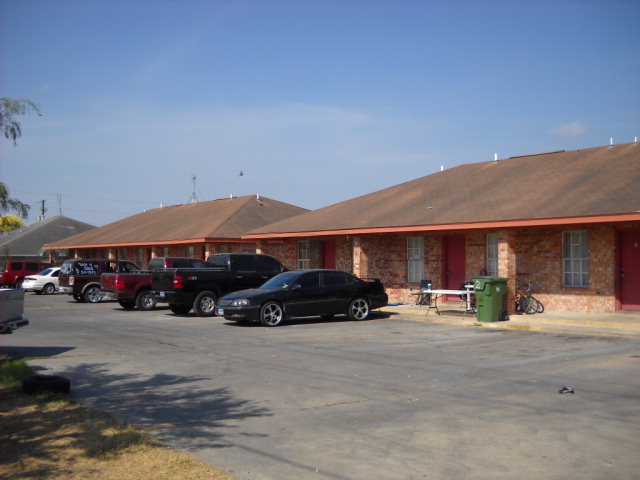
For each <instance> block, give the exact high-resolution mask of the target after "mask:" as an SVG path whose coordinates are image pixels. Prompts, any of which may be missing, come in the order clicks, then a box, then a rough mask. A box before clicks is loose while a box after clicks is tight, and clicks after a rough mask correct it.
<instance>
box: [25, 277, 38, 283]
mask: <svg viewBox="0 0 640 480" xmlns="http://www.w3.org/2000/svg"><path fill="white" fill-rule="evenodd" d="M24 279H25V280H29V281H30V282H33V281H34V280H36V279H35V278H34V277H24Z"/></svg>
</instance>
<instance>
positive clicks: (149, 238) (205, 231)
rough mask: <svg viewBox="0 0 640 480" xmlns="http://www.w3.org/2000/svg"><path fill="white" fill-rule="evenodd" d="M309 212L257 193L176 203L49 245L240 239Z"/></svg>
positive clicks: (120, 244)
mask: <svg viewBox="0 0 640 480" xmlns="http://www.w3.org/2000/svg"><path fill="white" fill-rule="evenodd" d="M307 211H308V210H307V209H305V208H301V207H297V206H295V205H291V204H288V203H283V202H278V201H276V200H272V199H270V198H266V197H257V196H255V195H249V196H243V197H235V198H224V199H220V200H211V201H207V202H199V203H193V204H185V205H174V206H170V207H163V208H156V209H154V210H148V211H146V212H143V213H139V214H137V215H133V216H131V217H128V218H125V219H122V220H119V221H117V222H113V223H110V224H108V225H104V226H102V227H98V228H95V229H93V230H90V231H88V232H85V233H81V234H78V235H74V236H71V237H67V238H65V239H62V240H60V241H57V242H54V243H50V244H48V245H47V248H85V247H97V246H124V245H141V244H144V245H153V244H170V243H184V242H185V241H187V240H193V241H207V240H216V239H218V240H219V239H235V240H239V239H240V237H241V235H242V234H243V233H244V232H246V231H249V230H251V229H254V228H256V227H258V226H261V225H266V224H268V223H272V222H276V221H279V220H282V219H284V218H288V217H291V216H294V215H298V214H300V213H304V212H307Z"/></svg>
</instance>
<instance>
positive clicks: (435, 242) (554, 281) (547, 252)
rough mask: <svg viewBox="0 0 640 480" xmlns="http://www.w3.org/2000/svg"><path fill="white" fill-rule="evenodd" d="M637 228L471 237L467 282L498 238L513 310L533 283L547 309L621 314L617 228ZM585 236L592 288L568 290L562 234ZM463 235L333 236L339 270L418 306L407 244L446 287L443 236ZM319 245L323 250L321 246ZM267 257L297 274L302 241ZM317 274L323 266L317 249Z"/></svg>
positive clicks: (270, 248)
mask: <svg viewBox="0 0 640 480" xmlns="http://www.w3.org/2000/svg"><path fill="white" fill-rule="evenodd" d="M624 227H628V228H631V227H635V228H638V225H637V224H635V225H619V226H613V225H595V226H594V225H578V226H570V227H549V228H518V229H503V230H473V231H467V232H465V233H464V235H465V249H466V252H465V254H466V258H465V269H466V271H465V278H467V279H469V280H470V279H472V278H474V277H477V276H480V275H483V274H484V273H485V272H484V269H485V268H486V236H487V234H488V233H494V234H497V239H498V275H499V276H503V277H506V278H508V279H509V280H508V297H507V298H508V304H509V307H510V310H512V308H513V299H514V291H515V287H516V284H518V285H521V286H526V285H527V284H528V283H529V282H531V286H532V292H533V294H534V295H535V296H536V297H537V298H538V299H539V300H541V301H542V302H543V303H544V304H545V307H546V308H547V309H549V310H570V311H585V312H587V311H594V312H613V311H615V308H616V298H615V293H616V291H615V288H616V282H615V274H616V261H617V258H616V231H617V230H616V229H617V228H624ZM569 230H586V231H587V232H588V238H589V286H588V288H568V287H564V286H563V261H562V234H563V232H564V231H569ZM451 233H458V234H459V233H460V232H438V233H437V234H432V233H428V232H424V233H422V234H420V233H412V234H397V235H358V236H342V237H335V240H336V256H337V262H336V267H337V268H338V269H341V270H345V271H348V272H352V273H354V274H356V275H358V276H360V277H376V278H380V280H381V281H382V282H383V283H384V285H385V288H386V290H387V293H388V294H389V301H390V302H392V303H394V302H401V303H413V301H414V297H413V296H412V295H411V289H412V288H417V287H418V285H417V284H409V283H408V282H407V260H406V259H407V238H408V237H410V236H423V237H424V271H423V277H424V278H425V279H430V280H432V281H433V284H434V285H435V286H436V287H442V279H443V270H444V267H443V237H444V236H446V235H448V234H451ZM316 245H317V243H316ZM266 250H267V251H266V252H265V253H269V254H271V255H273V256H275V257H276V258H278V259H279V260H280V261H282V262H283V263H285V264H287V265H289V266H290V267H292V268H296V266H297V240H286V241H284V242H283V243H280V244H276V245H270V244H267V246H266ZM314 251H315V252H316V253H314V254H313V255H314V256H313V260H312V265H311V267H312V268H317V267H319V265H320V254H319V250H318V249H316V250H314Z"/></svg>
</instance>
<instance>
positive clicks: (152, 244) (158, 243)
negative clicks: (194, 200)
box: [42, 237, 252, 250]
mask: <svg viewBox="0 0 640 480" xmlns="http://www.w3.org/2000/svg"><path fill="white" fill-rule="evenodd" d="M199 243H252V241H251V240H246V239H242V238H219V237H215V238H188V239H184V240H149V241H140V242H116V243H83V244H67V245H64V244H61V245H44V246H43V247H42V248H43V249H45V250H62V249H67V248H125V247H157V246H168V245H188V244H199Z"/></svg>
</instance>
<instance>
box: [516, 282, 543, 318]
mask: <svg viewBox="0 0 640 480" xmlns="http://www.w3.org/2000/svg"><path fill="white" fill-rule="evenodd" d="M516 312H517V313H525V314H527V315H532V314H534V313H542V312H544V305H543V304H542V302H541V301H540V300H538V299H537V298H535V297H534V296H533V295H531V282H529V283H528V285H527V289H526V290H523V289H522V288H520V287H518V286H516Z"/></svg>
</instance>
